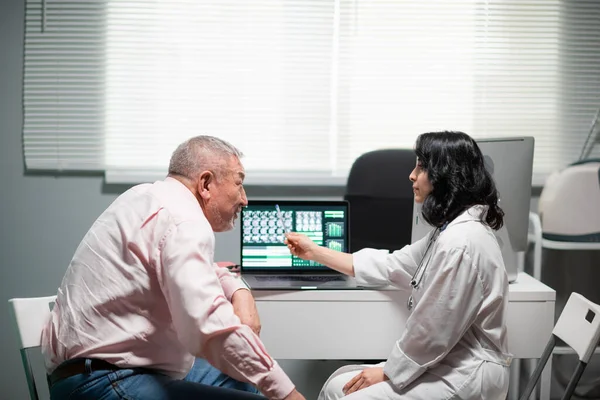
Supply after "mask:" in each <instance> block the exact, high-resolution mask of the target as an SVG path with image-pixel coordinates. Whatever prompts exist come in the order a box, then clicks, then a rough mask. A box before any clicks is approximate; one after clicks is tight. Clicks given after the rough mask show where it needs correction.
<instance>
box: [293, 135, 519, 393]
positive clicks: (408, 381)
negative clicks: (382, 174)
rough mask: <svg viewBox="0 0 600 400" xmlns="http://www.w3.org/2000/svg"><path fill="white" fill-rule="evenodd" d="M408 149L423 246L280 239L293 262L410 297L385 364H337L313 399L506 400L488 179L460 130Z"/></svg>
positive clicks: (502, 279) (502, 311) (500, 289)
mask: <svg viewBox="0 0 600 400" xmlns="http://www.w3.org/2000/svg"><path fill="white" fill-rule="evenodd" d="M415 153H416V156H417V162H416V166H415V169H414V170H413V171H412V173H411V174H410V176H409V179H410V180H411V181H412V183H413V190H414V196H415V201H416V202H417V203H422V216H423V218H424V219H425V220H426V221H427V222H428V223H429V224H430V225H432V226H433V227H434V229H433V230H432V231H431V232H430V233H429V234H428V235H427V236H426V237H425V238H423V239H422V240H420V241H418V242H416V243H414V244H412V245H409V246H405V247H404V248H402V249H401V250H398V251H395V252H393V253H391V254H390V253H389V252H388V251H386V250H374V249H363V250H361V251H358V252H356V253H354V254H346V253H341V252H336V251H333V250H330V249H328V248H325V247H320V246H318V245H316V244H315V243H314V242H313V241H312V240H310V239H309V238H308V237H306V236H304V235H302V234H298V233H289V234H288V235H287V239H286V243H287V244H288V247H289V249H290V251H291V252H292V253H293V254H294V255H296V256H298V257H301V258H303V259H307V260H314V261H316V262H319V263H321V264H324V265H327V266H329V267H330V268H333V269H335V270H337V271H340V272H343V273H344V274H347V275H350V276H354V277H356V280H357V282H358V283H359V284H360V285H363V286H375V285H376V286H381V285H385V284H392V285H395V286H397V287H399V288H408V289H410V290H411V293H412V294H411V296H410V299H409V300H408V302H407V304H406V307H407V308H408V313H409V316H408V319H407V322H406V329H405V330H404V332H403V333H402V335H401V337H400V338H399V340H398V341H397V342H396V343H395V345H394V346H393V348H392V349H391V352H390V355H389V357H388V359H387V361H385V362H383V363H380V364H377V365H356V366H345V367H342V368H340V369H339V370H337V371H336V372H335V373H334V374H333V375H332V376H331V377H330V378H329V380H328V381H327V382H326V383H325V385H324V386H323V389H322V390H321V393H320V395H319V399H320V400H334V399H339V398H341V397H344V396H346V397H344V399H348V400H357V399H365V400H366V399H415V400H416V399H426V400H432V399H505V398H506V394H507V391H508V378H509V365H510V362H511V358H512V357H511V355H510V354H508V352H507V340H506V339H507V334H506V309H507V304H508V278H507V275H506V271H505V269H504V263H503V261H502V255H501V253H500V248H499V246H498V242H497V241H496V238H495V236H494V233H493V230H497V229H499V228H500V227H501V226H502V224H503V216H504V212H503V211H502V210H501V209H500V207H498V194H497V191H496V188H495V185H494V182H493V180H492V178H491V176H490V174H489V173H488V172H487V170H486V169H485V166H484V161H483V156H482V154H481V151H480V150H479V147H478V146H477V144H476V143H475V141H474V140H473V139H472V138H471V137H469V136H468V135H466V134H465V133H462V132H432V133H425V134H422V135H420V136H419V137H418V138H417V142H416V149H415ZM390 184H392V183H391V182H390ZM357 317H358V318H360V316H357ZM365 340H369V338H368V337H365ZM357 345H360V344H357Z"/></svg>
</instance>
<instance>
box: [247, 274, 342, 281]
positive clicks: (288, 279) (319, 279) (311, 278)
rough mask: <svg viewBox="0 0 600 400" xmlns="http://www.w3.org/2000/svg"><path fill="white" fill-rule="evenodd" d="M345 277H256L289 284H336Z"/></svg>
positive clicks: (260, 279) (259, 279)
mask: <svg viewBox="0 0 600 400" xmlns="http://www.w3.org/2000/svg"><path fill="white" fill-rule="evenodd" d="M344 279H345V278H344V277H343V276H336V275H327V276H319V275H307V276H303V275H267V276H256V280H257V281H263V282H264V281H289V282H334V281H343V280H344Z"/></svg>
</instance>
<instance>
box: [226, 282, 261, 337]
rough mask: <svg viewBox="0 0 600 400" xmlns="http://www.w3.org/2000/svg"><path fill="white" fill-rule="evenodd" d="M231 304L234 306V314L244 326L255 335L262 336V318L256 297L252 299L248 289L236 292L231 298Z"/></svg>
mask: <svg viewBox="0 0 600 400" xmlns="http://www.w3.org/2000/svg"><path fill="white" fill-rule="evenodd" d="M231 304H233V312H234V313H235V315H237V316H238V317H239V319H240V321H242V324H244V325H247V326H249V327H250V328H251V329H252V330H253V331H254V333H256V334H257V335H260V328H261V326H260V318H259V316H258V310H257V309H256V303H255V302H254V297H252V294H251V293H250V291H249V290H246V289H239V290H236V292H235V293H234V294H233V296H232V297H231Z"/></svg>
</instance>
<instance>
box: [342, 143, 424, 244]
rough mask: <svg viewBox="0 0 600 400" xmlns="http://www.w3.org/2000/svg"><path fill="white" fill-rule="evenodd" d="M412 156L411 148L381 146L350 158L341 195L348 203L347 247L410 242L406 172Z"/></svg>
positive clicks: (409, 192) (410, 194)
mask: <svg viewBox="0 0 600 400" xmlns="http://www.w3.org/2000/svg"><path fill="white" fill-rule="evenodd" d="M415 160H416V157H415V154H414V152H413V151H412V150H411V149H384V150H375V151H371V152H368V153H365V154H363V155H361V156H360V157H358V158H357V159H356V160H355V161H354V164H352V168H351V169H350V174H349V175H348V183H347V184H346V194H345V195H344V198H345V199H346V200H348V202H349V203H350V224H351V226H350V246H351V251H353V252H354V251H358V250H361V249H363V248H365V247H370V248H376V249H387V250H390V251H393V250H397V249H400V248H402V247H403V246H404V245H407V244H410V238H411V231H412V213H413V204H414V199H413V191H412V183H411V182H410V181H409V180H408V176H409V175H410V173H411V171H412V170H413V169H414V167H415Z"/></svg>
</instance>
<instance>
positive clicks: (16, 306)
mask: <svg viewBox="0 0 600 400" xmlns="http://www.w3.org/2000/svg"><path fill="white" fill-rule="evenodd" d="M55 300H56V296H48V297H32V298H25V299H10V300H9V301H8V302H9V303H10V306H11V307H10V309H11V311H12V315H13V317H14V321H15V326H16V327H17V332H18V334H19V350H20V352H21V360H22V361H23V368H24V369H25V378H26V379H27V386H28V388H29V396H30V397H31V399H32V400H39V394H38V391H37V387H36V383H35V378H34V375H33V368H32V367H31V362H30V361H29V354H28V353H27V350H28V349H31V348H34V347H39V346H40V345H41V341H42V329H43V328H44V323H45V322H46V319H47V318H48V315H49V314H50V310H51V307H52V305H53V304H54V301H55Z"/></svg>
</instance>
